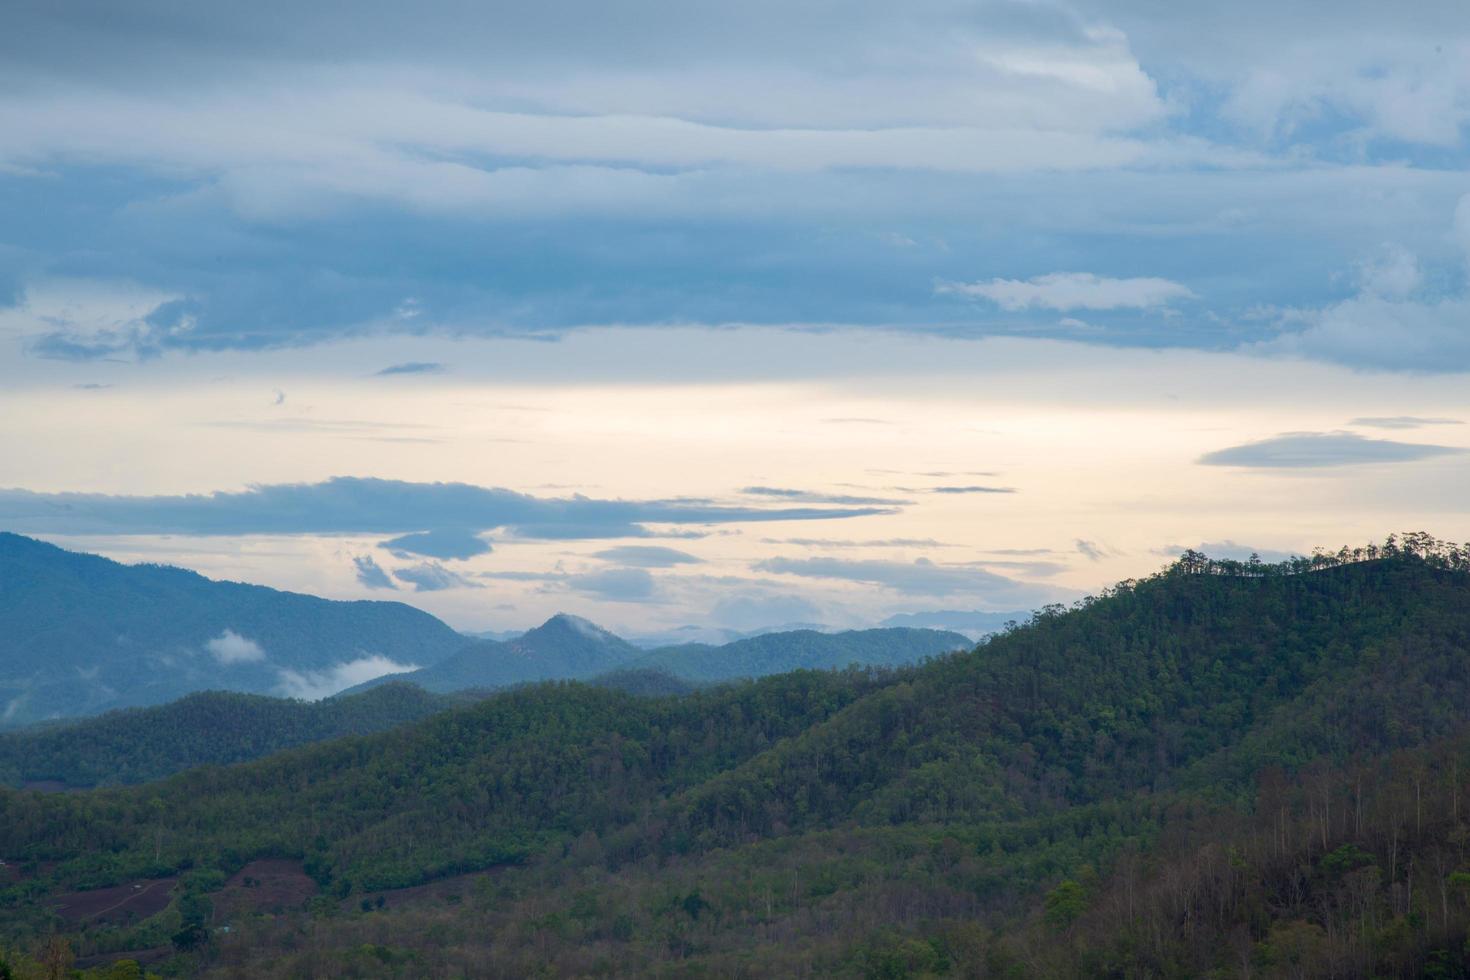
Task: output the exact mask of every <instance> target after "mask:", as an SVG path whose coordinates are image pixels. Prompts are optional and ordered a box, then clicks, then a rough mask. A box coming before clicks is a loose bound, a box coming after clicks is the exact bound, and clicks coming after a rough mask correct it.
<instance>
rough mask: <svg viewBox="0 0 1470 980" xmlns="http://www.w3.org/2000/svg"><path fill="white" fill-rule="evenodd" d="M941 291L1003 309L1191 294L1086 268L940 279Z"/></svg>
mask: <svg viewBox="0 0 1470 980" xmlns="http://www.w3.org/2000/svg"><path fill="white" fill-rule="evenodd" d="M938 291H939V292H941V293H952V294H955V295H959V296H970V297H978V298H981V299H988V300H990V301H991V302H992V303H995V304H996V305H997V306H999V307H1000V308H1001V309H1003V310H1027V309H1048V310H1059V311H1062V312H1066V311H1069V310H1118V309H1148V308H1152V307H1158V306H1167V305H1168V304H1169V303H1172V302H1174V301H1175V300H1181V299H1189V298H1191V297H1192V296H1194V293H1193V292H1191V291H1190V289H1189V287H1188V286H1185V285H1183V284H1181V283H1177V282H1173V281H1171V280H1169V279H1159V278H1155V277H1152V276H1142V277H1136V278H1130V279H1111V278H1108V277H1106V276H1099V275H1094V274H1093V273H1090V272H1052V273H1048V274H1047V275H1044V276H1036V277H1035V278H1033V279H991V280H988V281H986V282H971V283H944V284H941V285H940V286H939V287H938Z"/></svg>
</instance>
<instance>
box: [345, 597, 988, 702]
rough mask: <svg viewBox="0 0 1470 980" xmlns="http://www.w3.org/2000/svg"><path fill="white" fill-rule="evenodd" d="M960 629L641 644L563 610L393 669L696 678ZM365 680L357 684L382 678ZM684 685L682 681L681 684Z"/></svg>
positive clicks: (911, 648) (430, 675)
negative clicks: (502, 635)
mask: <svg viewBox="0 0 1470 980" xmlns="http://www.w3.org/2000/svg"><path fill="white" fill-rule="evenodd" d="M970 645H971V644H970V641H969V640H967V639H966V638H965V637H963V636H961V635H960V634H958V633H946V632H941V631H938V630H922V629H871V630H849V631H847V632H844V633H819V632H817V631H815V630H792V631H790V632H785V633H763V634H761V635H759V636H753V637H749V638H747V639H743V640H737V641H735V642H733V643H726V644H723V645H719V646H714V645H710V644H704V643H686V644H682V645H679V646H671V647H661V648H659V649H656V650H642V649H639V648H638V647H635V646H634V645H633V644H631V643H629V642H627V641H626V640H624V639H622V638H621V637H618V636H616V635H614V634H613V633H610V632H608V631H607V630H605V629H603V628H602V627H600V626H597V625H595V624H593V623H589V622H588V621H587V620H585V619H581V618H579V617H577V616H569V615H566V614H565V613H560V614H558V615H556V616H553V617H552V618H551V619H548V620H547V621H546V622H545V623H544V624H542V625H541V626H538V627H537V628H536V629H533V630H531V631H530V632H529V633H525V634H522V635H521V636H519V637H517V638H516V639H514V640H510V641H508V642H497V641H494V640H482V641H479V642H477V643H472V644H470V645H469V646H467V647H465V648H464V649H462V650H460V651H459V652H457V653H455V654H454V655H453V656H450V657H447V658H445V659H444V660H443V661H441V662H439V663H437V664H435V665H433V666H432V667H425V668H423V669H422V670H416V671H412V672H410V673H405V674H396V675H394V677H393V679H395V680H405V681H411V682H412V683H414V684H418V685H420V686H421V687H423V688H425V689H427V690H430V691H441V692H447V691H463V690H469V689H474V688H497V687H510V686H512V685H515V684H524V683H527V682H531V681H541V680H590V679H592V678H595V677H599V676H600V675H605V674H608V673H610V672H614V671H619V670H622V669H625V668H626V669H632V670H654V671H658V672H662V673H665V674H668V675H670V676H671V677H673V678H678V679H681V680H683V681H685V682H692V683H696V684H707V683H711V682H716V681H724V680H734V679H736V678H744V677H765V676H766V675H768V674H780V673H785V672H786V671H790V670H803V669H810V670H832V669H840V668H843V667H849V666H851V665H853V664H858V665H860V666H885V667H886V666H900V665H903V664H911V663H916V662H917V661H919V660H922V659H924V658H925V657H930V656H934V655H935V654H939V653H948V652H950V651H953V650H961V649H965V648H966V647H969V646H970ZM387 680H388V678H381V679H377V680H373V681H369V682H367V683H366V684H364V685H362V686H361V687H360V688H356V689H355V690H361V689H365V688H368V687H371V686H373V685H374V684H381V683H385V682H386V681H387ZM686 686H687V685H686Z"/></svg>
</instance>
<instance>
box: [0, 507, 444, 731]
mask: <svg viewBox="0 0 1470 980" xmlns="http://www.w3.org/2000/svg"><path fill="white" fill-rule="evenodd" d="M466 642H467V641H466V639H465V638H464V637H463V636H461V635H460V634H458V633H456V632H455V631H454V630H452V629H450V628H449V627H448V626H447V625H445V624H444V623H442V622H440V621H439V620H437V619H435V618H434V617H433V616H430V615H429V614H428V613H425V612H422V611H420V610H418V609H414V608H413V607H411V606H407V605H404V604H403V603H398V602H334V601H331V600H327V599H319V598H316V597H314V596H306V595H297V594H295V593H290V592H278V591H276V590H275V589H268V588H264V587H262V586H258V585H243V584H240V583H236V582H215V581H212V580H210V579H207V578H205V577H204V576H202V575H198V574H196V573H194V572H190V571H185V570H184V569H180V568H170V567H166V566H161V565H122V564H119V563H117V562H114V561H110V560H108V559H106V558H101V557H98V556H96V555H86V554H77V553H74V552H70V551H65V550H63V549H61V548H58V547H55V546H54V545H50V544H46V543H45V542H42V541H36V540H34V539H31V538H26V537H21V536H19V535H15V534H6V533H0V725H16V724H21V723H25V722H30V721H37V720H42V719H46V718H59V717H72V716H78V715H88V714H96V713H97V712H100V711H104V710H107V709H110V708H118V707H131V706H139V705H153V704H161V703H163V702H166V701H171V700H174V699H175V698H178V697H181V696H182V695H185V694H188V693H191V692H194V691H201V690H209V689H225V690H232V691H244V692H252V693H262V694H275V695H320V694H324V693H330V692H331V690H332V689H335V688H338V687H343V686H346V685H347V684H349V683H351V682H352V680H353V679H359V680H360V679H362V678H363V677H365V676H370V675H371V673H372V672H374V671H377V672H382V670H383V669H384V668H385V666H387V665H388V664H389V663H390V662H391V663H392V664H401V665H418V666H423V665H428V664H434V663H437V662H439V661H440V660H442V659H443V658H444V657H446V656H448V655H450V654H451V653H453V652H454V651H456V650H458V649H459V648H460V647H462V646H464V645H465V643H466Z"/></svg>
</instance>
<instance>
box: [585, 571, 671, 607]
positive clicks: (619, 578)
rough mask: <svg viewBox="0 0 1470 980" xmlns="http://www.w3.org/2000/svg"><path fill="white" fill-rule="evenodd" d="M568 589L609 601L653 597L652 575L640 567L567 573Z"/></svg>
mask: <svg viewBox="0 0 1470 980" xmlns="http://www.w3.org/2000/svg"><path fill="white" fill-rule="evenodd" d="M565 582H566V585H567V587H568V588H569V589H572V590H573V591H575V592H581V593H584V594H586V595H590V596H594V597H596V598H598V599H607V600H609V601H611V602H645V601H647V600H648V599H651V598H653V595H654V580H653V576H652V575H650V574H649V573H648V572H646V571H644V570H643V569H641V568H609V569H607V570H605V571H600V572H586V573H584V574H580V575H568V576H567V577H566V579H565Z"/></svg>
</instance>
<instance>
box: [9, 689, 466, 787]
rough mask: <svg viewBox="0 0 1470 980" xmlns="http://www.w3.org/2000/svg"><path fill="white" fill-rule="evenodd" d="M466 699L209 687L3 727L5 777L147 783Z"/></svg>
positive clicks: (413, 717) (411, 692)
mask: <svg viewBox="0 0 1470 980" xmlns="http://www.w3.org/2000/svg"><path fill="white" fill-rule="evenodd" d="M464 700H465V699H464V698H458V697H450V696H446V695H442V694H430V693H429V692H427V691H424V690H423V689H421V688H418V687H414V686H413V685H411V684H386V685H383V686H382V687H378V688H374V689H373V690H371V691H366V692H364V693H362V694H356V695H352V696H349V697H340V698H328V699H326V700H324V701H314V702H307V701H294V700H289V699H283V698H271V697H265V696H264V695H260V694H238V693H234V692H227V691H205V692H201V693H199V694H190V695H188V696H187V697H184V698H181V699H179V700H178V701H174V702H171V703H169V704H166V705H161V706H158V707H152V708H125V709H121V710H117V711H110V712H107V713H106V714H103V715H99V716H97V717H95V718H85V719H81V720H77V721H70V722H65V723H55V724H51V725H46V726H41V727H37V728H34V729H23V730H20V731H13V732H0V785H11V786H16V785H23V784H26V783H55V784H60V785H62V786H67V787H86V786H99V785H101V786H112V785H125V784H128V783H141V782H146V781H148V780H150V779H159V778H162V777H164V776H170V775H173V774H174V773H176V772H179V771H180V770H183V769H188V768H191V767H193V766H199V765H223V764H228V763H232V762H244V761H247V760H249V759H258V758H260V757H261V756H264V755H269V754H271V753H272V752H279V751H280V750H281V749H287V748H293V747H295V746H298V745H305V744H307V743H310V742H321V741H326V740H327V739H332V738H340V737H341V736H344V735H367V734H370V733H372V732H380V731H383V730H385V729H388V728H393V727H395V726H397V725H402V724H405V723H407V722H410V721H417V720H419V719H421V718H425V717H427V716H429V715H431V714H433V713H434V712H436V711H443V710H446V709H447V708H449V707H451V706H453V705H455V704H461V703H464Z"/></svg>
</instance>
